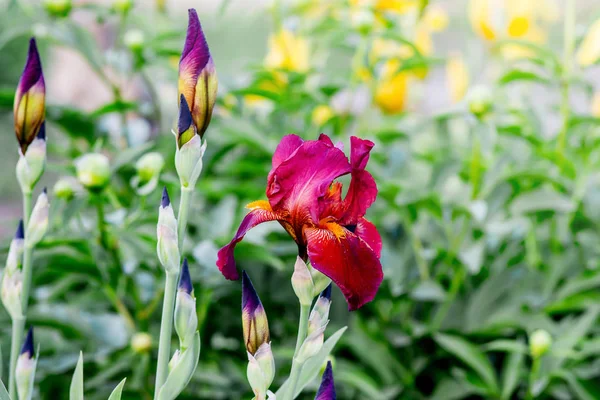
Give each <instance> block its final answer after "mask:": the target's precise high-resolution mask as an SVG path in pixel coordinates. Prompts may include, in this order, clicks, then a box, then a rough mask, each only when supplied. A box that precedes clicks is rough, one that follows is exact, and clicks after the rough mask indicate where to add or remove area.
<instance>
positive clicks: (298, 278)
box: [292, 257, 315, 306]
mask: <svg viewBox="0 0 600 400" xmlns="http://www.w3.org/2000/svg"><path fill="white" fill-rule="evenodd" d="M292 287H293V288H294V293H296V296H297V297H298V300H300V304H301V305H303V306H310V305H311V304H312V300H313V298H314V296H315V285H314V283H313V280H312V277H311V275H310V271H309V270H308V267H307V266H306V263H305V262H304V261H303V260H302V259H301V258H300V257H296V264H294V273H293V274H292Z"/></svg>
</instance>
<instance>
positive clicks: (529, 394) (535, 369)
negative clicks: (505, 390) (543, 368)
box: [525, 357, 540, 400]
mask: <svg viewBox="0 0 600 400" xmlns="http://www.w3.org/2000/svg"><path fill="white" fill-rule="evenodd" d="M539 370H540V359H539V357H537V358H534V359H533V364H532V365H531V372H530V373H529V387H528V388H527V395H526V397H525V399H526V400H533V399H534V398H535V397H534V395H533V386H534V385H535V380H536V378H537V375H538V371H539Z"/></svg>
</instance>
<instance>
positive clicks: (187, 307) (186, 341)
mask: <svg viewBox="0 0 600 400" xmlns="http://www.w3.org/2000/svg"><path fill="white" fill-rule="evenodd" d="M197 329H198V314H196V299H195V298H194V297H193V296H192V295H191V294H189V293H186V292H184V291H182V290H178V291H177V299H176V301H175V331H176V332H177V336H179V342H180V347H181V348H182V349H184V350H185V349H187V348H188V347H190V346H191V345H192V342H193V340H194V335H195V334H196V330H197Z"/></svg>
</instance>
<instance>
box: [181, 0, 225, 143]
mask: <svg viewBox="0 0 600 400" xmlns="http://www.w3.org/2000/svg"><path fill="white" fill-rule="evenodd" d="M188 14H189V22H188V30H187V34H186V37H185V45H184V47H183V52H182V53H181V60H180V61H179V83H178V94H179V96H182V95H183V96H184V97H185V100H186V102H187V104H188V106H189V109H190V111H191V115H192V119H193V122H194V125H195V127H196V133H197V135H198V136H200V139H201V138H202V136H203V135H204V132H205V131H206V129H207V128H208V125H209V123H210V119H211V116H212V112H213V108H214V106H215V101H216V98H217V88H218V81H217V73H216V70H215V64H214V62H213V59H212V57H211V55H210V50H209V49H208V43H207V42H206V37H205V36H204V32H203V31H202V25H201V24H200V19H199V18H198V14H197V13H196V10H194V9H193V8H192V9H190V10H188ZM188 140H189V139H188ZM186 142H187V141H184V142H183V143H181V144H179V146H180V147H181V145H183V144H184V143H186Z"/></svg>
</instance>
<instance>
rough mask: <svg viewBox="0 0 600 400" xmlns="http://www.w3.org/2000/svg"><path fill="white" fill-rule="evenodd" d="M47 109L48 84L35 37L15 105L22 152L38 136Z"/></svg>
mask: <svg viewBox="0 0 600 400" xmlns="http://www.w3.org/2000/svg"><path fill="white" fill-rule="evenodd" d="M45 109H46V85H45V83H44V74H43V73H42V63H41V60H40V55H39V53H38V50H37V45H36V42H35V39H34V38H31V40H30V41H29V53H28V55H27V61H26V63H25V68H24V70H23V74H22V75H21V79H20V80H19V85H18V86H17V91H16V93H15V102H14V107H13V112H14V122H15V134H16V136H17V140H18V141H19V146H20V148H21V152H22V153H23V154H25V153H26V152H27V147H29V145H30V144H31V142H33V140H34V139H35V137H36V136H37V134H38V132H39V131H40V128H41V126H42V123H43V122H44V115H45Z"/></svg>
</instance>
